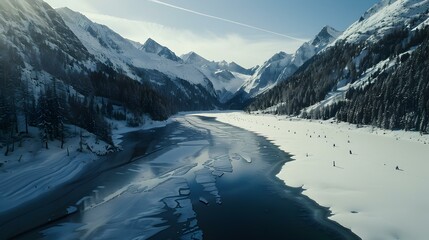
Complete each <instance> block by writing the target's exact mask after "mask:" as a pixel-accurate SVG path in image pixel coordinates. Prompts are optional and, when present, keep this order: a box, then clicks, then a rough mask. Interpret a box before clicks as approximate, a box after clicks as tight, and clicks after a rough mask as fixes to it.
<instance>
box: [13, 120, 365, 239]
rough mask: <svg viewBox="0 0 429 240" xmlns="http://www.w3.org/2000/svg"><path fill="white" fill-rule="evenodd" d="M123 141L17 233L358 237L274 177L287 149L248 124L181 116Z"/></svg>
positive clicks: (64, 236)
mask: <svg viewBox="0 0 429 240" xmlns="http://www.w3.org/2000/svg"><path fill="white" fill-rule="evenodd" d="M124 146H126V147H125V149H124V151H123V152H121V153H117V154H116V155H112V156H109V158H108V159H106V164H105V165H104V166H101V167H100V168H97V169H96V170H95V169H94V170H93V171H92V172H90V173H87V174H86V175H84V178H83V180H81V181H77V182H73V183H70V184H69V185H68V187H65V188H64V189H63V190H62V191H59V193H57V197H56V198H55V200H52V199H51V200H52V201H51V202H50V204H51V206H45V207H44V208H43V207H42V208H41V210H40V213H38V214H36V215H34V214H33V215H29V217H30V216H31V217H32V218H34V217H35V216H36V217H38V218H41V219H43V218H44V215H43V212H48V209H52V206H56V207H55V209H57V210H56V212H55V214H57V215H58V216H61V214H60V213H63V214H64V212H65V210H64V209H65V208H68V209H69V210H75V209H76V211H69V212H73V213H72V214H69V215H66V216H65V217H62V218H59V219H57V220H56V221H52V222H50V223H48V224H44V225H41V226H39V227H37V228H34V229H32V230H30V231H28V232H25V233H24V234H21V235H19V236H18V238H19V239H359V238H358V237H357V236H355V235H354V234H353V233H352V232H351V231H349V230H348V229H345V228H343V227H341V226H339V225H338V224H336V223H333V222H331V221H329V220H327V219H326V217H327V216H328V211H327V210H326V209H324V208H321V207H320V206H317V205H316V204H315V203H314V202H312V201H311V200H309V199H307V198H306V197H303V196H302V195H301V194H300V190H299V189H292V188H288V187H286V186H285V185H284V183H283V182H282V181H280V180H278V179H277V178H276V177H275V174H276V173H277V172H279V170H280V168H281V166H282V165H283V164H284V163H285V161H288V160H290V157H289V156H288V155H287V154H286V153H284V152H282V151H280V150H279V149H278V148H277V147H275V146H274V145H273V144H271V143H270V142H269V141H267V140H265V139H264V138H262V137H259V136H257V135H255V134H253V133H250V132H248V131H245V130H241V129H239V128H235V127H231V126H228V125H225V124H222V123H218V122H216V121H214V120H212V119H209V118H199V117H186V118H182V119H179V120H178V121H177V122H175V123H173V124H170V125H168V126H167V127H166V128H162V129H157V130H153V131H152V132H135V133H131V134H129V135H127V136H126V140H125V142H124ZM131 159H132V160H133V161H132V162H129V160H131ZM249 160H251V162H250V161H249ZM65 192H67V193H66V194H65ZM203 202H204V203H203ZM206 203H207V204H206ZM43 209H45V210H43ZM50 214H53V213H52V212H51V213H50ZM22 219H23V220H22V221H24V222H25V219H28V218H26V216H25V214H24V215H23V217H22Z"/></svg>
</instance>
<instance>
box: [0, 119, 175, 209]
mask: <svg viewBox="0 0 429 240" xmlns="http://www.w3.org/2000/svg"><path fill="white" fill-rule="evenodd" d="M111 123H112V126H113V127H114V128H115V129H114V130H113V136H112V138H113V141H114V144H115V145H116V146H120V143H121V138H122V135H123V134H125V133H127V132H131V131H137V130H141V129H151V128H155V127H163V126H165V125H166V124H168V123H169V121H164V122H156V121H152V120H150V119H146V123H145V125H143V126H142V127H139V128H130V127H126V124H125V122H120V121H114V122H111ZM83 131H84V130H83ZM79 132H80V129H79V128H76V127H74V126H69V135H72V136H70V137H69V138H67V139H66V142H65V144H64V148H63V149H61V148H60V146H61V143H60V142H59V141H52V142H49V149H45V148H44V146H43V145H42V142H41V141H40V138H39V133H38V129H37V128H33V127H31V128H30V132H29V135H28V137H25V138H24V140H23V141H22V142H21V143H16V144H15V151H13V152H12V153H10V154H9V155H8V156H5V155H4V152H5V147H4V146H3V148H0V152H1V154H0V179H1V180H0V213H2V212H5V211H7V210H10V209H13V208H15V207H18V206H20V205H21V204H24V203H26V202H28V201H30V200H32V199H34V198H36V197H38V196H41V195H42V194H44V193H47V192H49V191H51V190H53V189H55V188H58V187H61V186H62V185H63V184H64V183H67V182H68V181H70V180H72V179H73V178H75V177H76V176H78V175H79V174H80V173H82V171H84V170H85V169H88V168H89V167H91V166H94V164H99V161H100V158H99V157H98V156H97V155H104V154H106V153H107V152H109V151H112V148H111V147H110V146H109V145H108V144H106V143H104V142H103V141H97V140H96V138H95V136H94V135H93V134H90V133H88V132H86V131H84V133H83V142H84V144H83V151H82V152H80V151H78V150H79V149H80V144H79V142H80V137H79ZM73 135H74V136H73Z"/></svg>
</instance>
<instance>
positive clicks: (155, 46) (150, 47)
mask: <svg viewBox="0 0 429 240" xmlns="http://www.w3.org/2000/svg"><path fill="white" fill-rule="evenodd" d="M162 48H163V46H161V44H159V43H157V42H156V41H155V40H153V39H152V38H148V39H147V40H146V42H145V43H144V44H143V46H142V47H141V50H143V51H145V52H148V53H154V54H158V53H159V52H160V51H161V50H162Z"/></svg>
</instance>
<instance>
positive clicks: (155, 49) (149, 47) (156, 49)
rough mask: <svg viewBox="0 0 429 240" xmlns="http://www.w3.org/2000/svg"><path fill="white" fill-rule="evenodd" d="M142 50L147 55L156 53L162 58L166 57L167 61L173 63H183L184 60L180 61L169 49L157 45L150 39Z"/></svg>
mask: <svg viewBox="0 0 429 240" xmlns="http://www.w3.org/2000/svg"><path fill="white" fill-rule="evenodd" d="M140 50H142V51H145V52H147V53H154V54H157V55H158V56H160V57H164V58H166V59H169V60H171V61H175V62H182V59H180V58H179V57H178V56H176V54H175V53H174V52H173V51H171V50H170V49H168V48H167V47H164V46H162V45H161V44H159V43H157V42H156V41H155V40H153V39H152V38H149V39H148V40H147V41H146V42H145V43H144V44H143V45H142V46H141V47H140Z"/></svg>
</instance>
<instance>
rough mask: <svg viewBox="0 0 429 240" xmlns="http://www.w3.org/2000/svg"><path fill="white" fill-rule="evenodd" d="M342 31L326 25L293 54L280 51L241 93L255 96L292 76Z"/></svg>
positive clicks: (264, 65)
mask: <svg viewBox="0 0 429 240" xmlns="http://www.w3.org/2000/svg"><path fill="white" fill-rule="evenodd" d="M340 34H341V32H339V31H337V30H335V29H334V28H332V27H329V26H325V27H324V28H323V29H322V30H321V31H320V32H319V34H317V35H316V36H315V38H314V39H313V40H311V41H309V42H306V43H304V44H303V45H302V46H301V47H300V48H299V49H298V50H297V51H296V52H295V53H294V54H293V55H291V54H287V53H284V52H280V53H277V54H275V55H274V56H273V57H272V58H270V59H269V60H268V61H266V62H265V63H264V64H263V65H262V66H261V67H259V68H258V69H257V70H256V73H255V74H254V75H253V76H252V77H251V78H250V79H249V81H247V82H245V83H244V84H243V86H242V87H241V90H242V91H241V93H245V94H246V95H247V96H245V97H244V99H246V98H253V97H255V96H257V95H259V94H261V93H263V92H265V91H266V90H268V89H271V88H272V87H274V86H275V85H276V84H277V83H279V82H280V81H282V80H285V79H286V78H287V77H289V76H291V75H292V74H293V73H294V72H295V71H296V70H297V69H298V68H299V67H300V66H302V65H303V64H304V63H305V62H306V61H307V60H309V59H310V58H312V57H313V56H314V55H315V54H317V53H318V52H319V51H321V50H322V49H324V48H325V47H326V46H327V45H328V44H330V43H331V42H333V41H334V40H335V39H336V38H337V37H338V36H339V35H340Z"/></svg>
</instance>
